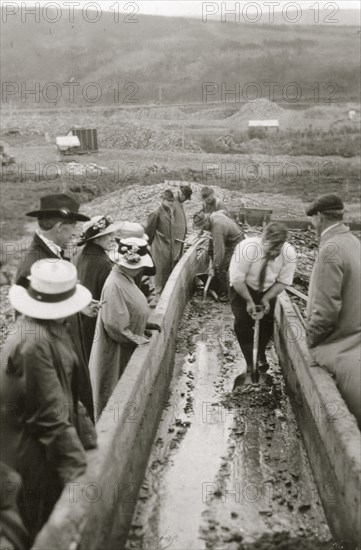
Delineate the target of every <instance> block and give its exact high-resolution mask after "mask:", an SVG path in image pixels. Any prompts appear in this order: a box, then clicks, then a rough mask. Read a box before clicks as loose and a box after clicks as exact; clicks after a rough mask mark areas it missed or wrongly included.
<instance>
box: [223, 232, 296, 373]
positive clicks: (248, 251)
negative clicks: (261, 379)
mask: <svg viewBox="0 0 361 550" xmlns="http://www.w3.org/2000/svg"><path fill="white" fill-rule="evenodd" d="M286 239H287V229H286V227H285V226H284V225H282V224H280V223H277V222H271V223H269V224H268V225H267V226H266V227H265V229H264V231H263V233H262V236H261V237H249V238H247V239H245V240H244V241H242V242H240V243H239V244H238V245H237V246H236V248H235V250H234V253H233V256H232V260H231V263H230V268H229V275H230V286H231V308H232V311H233V315H234V317H235V322H234V331H235V333H236V336H237V340H238V343H239V345H240V347H241V350H242V353H243V355H244V358H245V360H246V363H247V372H252V365H253V357H252V351H253V330H254V324H255V319H256V317H257V318H258V319H261V321H260V332H259V348H258V349H259V352H258V364H259V370H260V372H263V373H264V372H266V371H267V370H268V368H269V365H268V363H267V359H266V354H265V350H266V346H267V344H268V342H269V340H270V338H271V336H272V332H273V316H274V308H275V304H276V298H277V296H278V294H280V293H281V292H282V291H283V290H285V288H286V287H287V286H290V285H292V282H293V277H294V273H295V269H296V250H295V249H294V247H293V246H291V245H290V244H289V243H287V242H286ZM257 306H262V311H261V313H259V311H258V309H259V308H257Z"/></svg>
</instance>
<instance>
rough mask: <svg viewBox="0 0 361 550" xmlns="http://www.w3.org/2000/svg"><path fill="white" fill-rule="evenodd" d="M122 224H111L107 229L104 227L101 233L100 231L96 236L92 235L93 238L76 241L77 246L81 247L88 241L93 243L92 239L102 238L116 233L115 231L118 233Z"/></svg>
mask: <svg viewBox="0 0 361 550" xmlns="http://www.w3.org/2000/svg"><path fill="white" fill-rule="evenodd" d="M123 223H124V222H116V223H112V224H110V225H108V227H106V228H105V229H104V230H103V231H101V232H100V233H98V234H97V235H94V237H89V239H83V240H80V241H78V243H77V245H78V246H82V245H83V244H85V243H87V242H89V241H94V239H97V238H98V237H104V235H109V234H110V233H116V232H117V231H119V230H120V229H121V228H122V226H123Z"/></svg>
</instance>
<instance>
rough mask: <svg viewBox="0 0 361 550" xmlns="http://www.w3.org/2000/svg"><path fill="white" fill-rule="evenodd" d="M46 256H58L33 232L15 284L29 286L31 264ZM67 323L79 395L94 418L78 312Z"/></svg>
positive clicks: (22, 257) (23, 255) (19, 266)
mask: <svg viewBox="0 0 361 550" xmlns="http://www.w3.org/2000/svg"><path fill="white" fill-rule="evenodd" d="M47 258H58V256H57V255H56V254H54V252H53V251H52V250H50V248H49V247H48V246H47V245H46V244H45V242H44V241H43V240H42V239H41V238H40V237H39V235H38V234H37V233H35V235H34V238H33V241H32V243H31V244H30V247H29V248H28V249H27V250H26V251H24V253H23V254H22V256H21V260H20V263H19V265H18V270H17V273H16V284H17V285H21V286H23V287H24V288H27V287H28V286H29V279H28V278H27V277H28V275H30V269H31V266H32V265H33V263H35V262H37V261H38V260H45V259H47ZM64 260H68V258H64ZM68 323H70V324H71V326H72V330H71V336H72V341H73V345H74V348H75V351H76V353H77V355H78V357H79V375H78V378H79V397H80V400H81V402H82V403H83V405H84V406H85V408H86V410H87V412H88V414H89V416H90V418H91V419H92V420H94V406H93V396H92V389H91V384H90V376H89V369H88V361H87V355H86V350H85V345H84V341H83V336H82V325H81V315H80V313H78V314H76V315H72V316H71V317H69V319H68Z"/></svg>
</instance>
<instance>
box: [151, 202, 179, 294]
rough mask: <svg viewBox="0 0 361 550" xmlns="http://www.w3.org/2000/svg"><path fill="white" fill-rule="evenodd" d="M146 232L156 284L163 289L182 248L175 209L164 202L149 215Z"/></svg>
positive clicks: (159, 288)
mask: <svg viewBox="0 0 361 550" xmlns="http://www.w3.org/2000/svg"><path fill="white" fill-rule="evenodd" d="M145 232H146V234H147V235H148V237H149V243H150V244H151V251H152V257H153V260H154V263H155V267H156V274H155V286H156V287H157V289H158V291H159V290H163V287H164V286H165V284H166V282H167V281H168V279H169V276H170V274H171V273H172V271H173V268H174V266H175V264H176V263H177V260H178V258H179V255H180V253H181V249H182V243H179V242H177V241H176V240H175V239H176V236H177V234H178V233H177V228H176V224H175V218H174V212H173V210H171V209H169V208H167V207H166V206H164V205H163V204H161V205H160V206H158V208H156V209H155V210H153V212H151V213H150V214H149V216H148V220H147V225H146V228H145Z"/></svg>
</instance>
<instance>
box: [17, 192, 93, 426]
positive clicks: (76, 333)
mask: <svg viewBox="0 0 361 550" xmlns="http://www.w3.org/2000/svg"><path fill="white" fill-rule="evenodd" d="M79 208H80V205H79V203H78V202H77V201H75V200H74V199H72V198H71V197H69V196H68V195H64V194H62V193H56V194H52V195H47V196H45V197H42V198H41V199H40V208H39V209H38V210H33V211H31V212H28V213H27V216H30V217H33V218H37V220H38V226H39V227H38V229H37V230H36V232H35V235H34V237H33V240H32V242H31V244H30V247H29V248H28V249H27V250H26V253H25V254H24V255H22V257H21V260H20V263H19V265H18V270H17V274H16V284H17V285H21V286H23V287H25V288H27V287H28V285H29V279H28V276H29V275H30V269H31V266H32V265H33V263H34V262H36V261H38V260H42V259H51V258H53V259H58V260H60V259H62V258H64V250H65V248H66V246H67V245H68V243H69V242H70V240H71V239H72V238H73V236H74V232H75V226H76V224H77V223H78V222H80V221H88V220H89V217H88V216H85V215H84V214H81V213H80V212H79ZM65 259H66V258H65ZM98 309H99V305H98V304H97V302H95V301H93V302H91V304H90V305H89V306H88V307H87V308H86V309H85V310H84V313H86V314H87V315H90V316H96V315H97V313H98ZM70 322H71V324H72V326H73V329H72V331H71V333H72V339H73V344H74V347H75V351H76V353H77V354H78V356H79V377H78V378H79V395H80V398H81V401H82V402H83V404H84V405H85V407H86V409H87V411H88V413H89V415H91V417H93V409H94V407H93V402H92V392H91V386H90V377H89V371H88V364H87V363H88V362H87V359H86V351H85V346H84V341H83V338H82V328H81V317H80V314H77V315H75V316H74V317H72V319H71V320H70Z"/></svg>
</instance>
